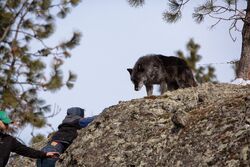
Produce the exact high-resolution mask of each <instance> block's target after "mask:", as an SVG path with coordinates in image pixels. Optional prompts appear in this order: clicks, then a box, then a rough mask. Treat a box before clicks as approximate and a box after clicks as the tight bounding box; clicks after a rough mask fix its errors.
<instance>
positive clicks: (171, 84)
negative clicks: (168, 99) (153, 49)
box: [127, 54, 197, 96]
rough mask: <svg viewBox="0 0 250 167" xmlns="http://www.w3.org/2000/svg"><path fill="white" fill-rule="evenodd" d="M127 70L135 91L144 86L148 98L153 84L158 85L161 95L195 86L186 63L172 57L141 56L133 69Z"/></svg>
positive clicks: (151, 92)
mask: <svg viewBox="0 0 250 167" xmlns="http://www.w3.org/2000/svg"><path fill="white" fill-rule="evenodd" d="M127 70H128V72H129V73H130V79H131V81H132V82H133V83H134V88H135V90H136V91H139V90H140V89H141V88H142V86H143V85H145V86H146V91H147V95H148V96H151V95H152V94H153V84H160V90H161V94H163V93H164V92H165V91H167V90H176V89H178V88H187V87H192V86H197V83H196V82H195V80H194V76H193V74H192V71H191V69H190V68H189V67H188V65H187V63H186V62H185V61H184V60H183V59H181V58H178V57H174V56H163V55H155V54H154V55H146V56H142V57H140V58H139V59H138V60H137V62H136V63H135V65H134V67H133V69H132V68H128V69H127Z"/></svg>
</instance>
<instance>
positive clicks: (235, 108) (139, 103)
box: [19, 84, 250, 167]
mask: <svg viewBox="0 0 250 167" xmlns="http://www.w3.org/2000/svg"><path fill="white" fill-rule="evenodd" d="M26 159H27V158H26ZM24 162H27V160H22V162H21V163H24ZM26 164H27V163H26ZM29 164H32V163H30V161H29ZM249 164H250V85H247V86H238V85H230V84H215V85H214V84H203V85H200V86H198V87H195V88H188V89H179V90H177V91H173V92H166V93H165V94H164V95H162V96H152V97H145V98H141V99H134V100H131V101H123V102H119V104H117V105H115V106H111V107H109V108H107V109H105V110H104V111H103V112H102V113H101V114H100V115H99V116H98V117H97V118H96V120H95V121H94V122H92V123H91V124H90V125H89V126H88V128H85V129H82V130H80V131H79V135H78V137H77V139H76V140H75V141H74V143H73V144H72V145H71V146H70V147H69V148H68V149H67V150H66V152H65V153H64V154H63V155H61V157H60V160H59V162H58V163H57V166H60V167H69V166H72V167H75V166H86V167H99V166H103V167H111V166H114V167H117V166H119V167H121V166H126V167H127V166H129V167H133V166H135V167H137V166H146V167H147V166H148V167H152V166H157V167H160V166H162V167H165V166H180V167H181V166H183V167H184V166H185V167H186V166H232V167H235V166H249ZM19 166H20V163H19ZM30 166H32V165H30Z"/></svg>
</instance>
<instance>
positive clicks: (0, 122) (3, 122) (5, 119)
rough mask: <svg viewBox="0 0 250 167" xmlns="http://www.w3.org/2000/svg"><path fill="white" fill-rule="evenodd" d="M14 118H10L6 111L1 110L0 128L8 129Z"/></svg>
mask: <svg viewBox="0 0 250 167" xmlns="http://www.w3.org/2000/svg"><path fill="white" fill-rule="evenodd" d="M10 123H12V120H11V119H10V118H9V116H8V115H7V113H6V112H5V111H0V129H1V130H3V131H6V130H7V129H8V127H9V124H10Z"/></svg>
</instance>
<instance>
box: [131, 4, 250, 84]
mask: <svg viewBox="0 0 250 167" xmlns="http://www.w3.org/2000/svg"><path fill="white" fill-rule="evenodd" d="M127 1H128V2H129V4H130V5H131V6H134V7H138V6H141V5H143V4H145V0H127ZM167 1H168V6H169V10H167V11H166V12H164V13H163V18H164V20H165V21H167V22H168V23H175V22H177V21H178V20H180V18H181V16H182V11H183V9H184V6H185V5H186V4H188V3H189V2H191V0H167ZM197 3H199V5H197V6H196V7H195V8H194V12H193V15H192V16H193V18H194V20H195V21H196V22H197V23H201V22H203V21H204V19H205V18H206V17H209V18H211V19H214V20H215V23H214V24H213V25H211V28H213V27H215V26H216V25H217V24H219V23H220V22H225V21H227V22H230V26H229V32H230V36H231V38H232V39H233V40H236V39H234V38H233V36H232V31H240V32H241V34H242V50H241V57H240V60H239V62H238V64H237V66H236V67H237V70H236V74H237V78H243V79H245V80H250V0H240V1H238V0H204V1H197ZM241 23H243V28H242V29H240V28H239V26H240V25H241Z"/></svg>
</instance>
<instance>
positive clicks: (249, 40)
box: [236, 0, 250, 80]
mask: <svg viewBox="0 0 250 167" xmlns="http://www.w3.org/2000/svg"><path fill="white" fill-rule="evenodd" d="M236 72H237V78H243V79H244V80H250V1H249V0H248V1H247V9H246V17H245V20H244V25H243V29H242V48H241V57H240V61H239V65H238V67H237V71H236Z"/></svg>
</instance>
